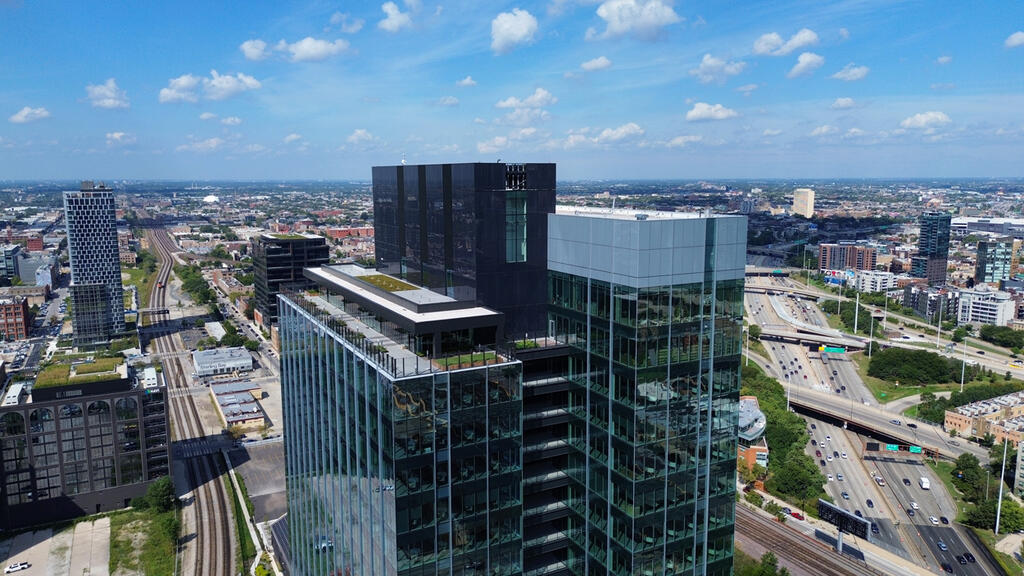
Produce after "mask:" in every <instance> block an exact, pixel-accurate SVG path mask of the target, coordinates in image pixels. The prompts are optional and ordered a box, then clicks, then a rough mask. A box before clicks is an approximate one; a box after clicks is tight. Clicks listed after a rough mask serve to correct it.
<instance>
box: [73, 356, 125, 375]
mask: <svg viewBox="0 0 1024 576" xmlns="http://www.w3.org/2000/svg"><path fill="white" fill-rule="evenodd" d="M119 364H121V359H120V358H97V359H96V360H95V361H93V362H90V363H88V364H79V365H77V366H75V374H79V375H82V374H95V373H96V372H110V371H111V370H113V369H114V368H116V367H117V366H118V365H119Z"/></svg>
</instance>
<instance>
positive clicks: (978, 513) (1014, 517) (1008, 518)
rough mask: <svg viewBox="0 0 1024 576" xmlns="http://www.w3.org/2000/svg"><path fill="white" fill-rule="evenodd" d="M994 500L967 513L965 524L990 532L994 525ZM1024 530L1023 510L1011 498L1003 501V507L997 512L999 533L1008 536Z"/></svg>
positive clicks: (983, 503) (995, 504)
mask: <svg viewBox="0 0 1024 576" xmlns="http://www.w3.org/2000/svg"><path fill="white" fill-rule="evenodd" d="M997 505H998V500H997V499H995V498H992V499H989V500H987V501H984V502H982V503H980V504H978V505H977V506H975V507H974V508H971V509H970V510H969V511H968V512H967V523H968V524H970V525H971V526H974V527H976V528H982V529H986V530H992V529H993V528H995V525H996V507H997ZM1021 529H1024V509H1022V508H1021V507H1020V504H1017V503H1016V502H1014V501H1013V499H1011V498H1004V499H1003V507H1002V510H1000V512H999V533H1000V534H1008V533H1010V532H1016V531H1018V530H1021Z"/></svg>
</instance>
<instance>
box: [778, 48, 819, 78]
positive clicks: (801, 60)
mask: <svg viewBox="0 0 1024 576" xmlns="http://www.w3.org/2000/svg"><path fill="white" fill-rule="evenodd" d="M823 64H825V59H824V58H822V57H821V56H818V55H817V54H815V53H814V52H804V53H803V54H801V55H800V56H798V57H797V59H796V65H795V66H793V68H792V69H791V70H790V71H789V74H786V78H796V77H798V76H805V75H807V74H810V73H811V72H814V71H815V70H817V69H818V68H821V66H822V65H823Z"/></svg>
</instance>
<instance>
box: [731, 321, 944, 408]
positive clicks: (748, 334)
mask: <svg viewBox="0 0 1024 576" xmlns="http://www.w3.org/2000/svg"><path fill="white" fill-rule="evenodd" d="M746 365H747V366H750V326H747V363H746ZM961 392H963V390H961Z"/></svg>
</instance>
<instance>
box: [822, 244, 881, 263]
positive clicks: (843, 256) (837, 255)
mask: <svg viewBox="0 0 1024 576" xmlns="http://www.w3.org/2000/svg"><path fill="white" fill-rule="evenodd" d="M877 261H878V251H877V250H876V249H875V247H874V246H861V245H858V244H848V243H839V244H820V245H819V246H818V269H819V270H846V269H851V270H874V269H875V263H876V262H877Z"/></svg>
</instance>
